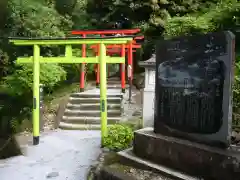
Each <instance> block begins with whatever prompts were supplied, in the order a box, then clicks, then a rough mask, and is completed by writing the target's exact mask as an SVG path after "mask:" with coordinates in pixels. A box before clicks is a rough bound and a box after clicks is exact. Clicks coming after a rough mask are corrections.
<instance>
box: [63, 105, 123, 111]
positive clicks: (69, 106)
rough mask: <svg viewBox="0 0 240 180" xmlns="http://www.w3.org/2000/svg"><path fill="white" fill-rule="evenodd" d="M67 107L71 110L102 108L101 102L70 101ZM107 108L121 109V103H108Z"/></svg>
mask: <svg viewBox="0 0 240 180" xmlns="http://www.w3.org/2000/svg"><path fill="white" fill-rule="evenodd" d="M66 108H67V109H69V110H80V109H81V110H100V103H92V104H90V103H88V104H71V103H68V104H67V106H66ZM107 109H108V110H110V109H111V110H118V109H121V104H119V103H118V104H112V103H111V104H110V103H108V104H107Z"/></svg>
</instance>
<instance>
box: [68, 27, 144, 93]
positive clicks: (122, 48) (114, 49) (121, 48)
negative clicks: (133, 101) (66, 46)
mask: <svg viewBox="0 0 240 180" xmlns="http://www.w3.org/2000/svg"><path fill="white" fill-rule="evenodd" d="M140 31H141V30H140V29H113V30H74V31H72V35H81V36H82V37H86V36H87V35H101V36H102V37H104V36H105V35H134V34H137V33H138V32H140ZM143 38H144V36H136V37H135V38H134V41H132V42H131V43H129V44H128V45H108V46H107V54H108V55H112V54H119V53H120V54H121V56H125V52H126V50H127V54H128V65H130V68H131V72H130V83H131V82H132V79H133V71H132V65H133V57H132V55H133V51H134V50H133V49H136V48H141V45H138V44H136V40H140V39H143ZM91 48H92V49H94V50H95V53H96V54H97V55H98V52H99V46H98V45H93V46H91ZM82 57H86V45H85V44H84V45H82ZM84 69H85V64H83V63H82V64H81V75H80V91H81V92H83V91H84V84H85V70H84ZM96 69H97V73H96V86H97V87H98V86H99V81H100V73H99V70H100V69H99V64H98V65H97V68H96ZM120 71H121V87H122V92H125V64H121V65H120Z"/></svg>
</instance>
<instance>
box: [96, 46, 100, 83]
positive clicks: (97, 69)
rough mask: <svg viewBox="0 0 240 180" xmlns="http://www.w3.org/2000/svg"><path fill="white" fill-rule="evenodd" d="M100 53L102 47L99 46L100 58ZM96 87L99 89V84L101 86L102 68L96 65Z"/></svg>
mask: <svg viewBox="0 0 240 180" xmlns="http://www.w3.org/2000/svg"><path fill="white" fill-rule="evenodd" d="M99 52H100V45H98V47H97V55H98V56H99ZM96 66H97V68H96V76H97V77H96V87H97V88H99V84H100V66H99V64H97V65H96Z"/></svg>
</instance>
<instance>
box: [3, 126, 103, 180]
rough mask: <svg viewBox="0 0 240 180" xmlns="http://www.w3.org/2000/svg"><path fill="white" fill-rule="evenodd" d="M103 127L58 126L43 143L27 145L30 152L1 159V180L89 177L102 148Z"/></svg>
mask: <svg viewBox="0 0 240 180" xmlns="http://www.w3.org/2000/svg"><path fill="white" fill-rule="evenodd" d="M100 142H101V136H100V131H73V130H70V131H67V130H59V129H58V130H55V131H52V132H49V133H46V134H44V135H42V136H41V139H40V144H39V145H38V146H32V145H31V141H30V142H28V144H26V145H24V146H25V147H23V148H25V149H26V153H25V154H24V155H23V156H16V157H12V158H9V159H5V160H0V179H1V180H47V179H57V180H86V179H87V174H88V171H89V168H90V166H91V165H93V164H95V163H97V161H96V160H97V158H98V156H99V154H100V152H101V149H100Z"/></svg>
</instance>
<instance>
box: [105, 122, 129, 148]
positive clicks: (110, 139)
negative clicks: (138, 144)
mask: <svg viewBox="0 0 240 180" xmlns="http://www.w3.org/2000/svg"><path fill="white" fill-rule="evenodd" d="M132 140H133V130H132V129H131V128H130V127H129V126H127V125H121V124H116V125H113V126H110V127H108V136H107V137H104V138H103V146H104V147H107V148H108V149H110V150H113V151H120V150H123V149H126V148H128V147H130V146H131V144H132Z"/></svg>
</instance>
